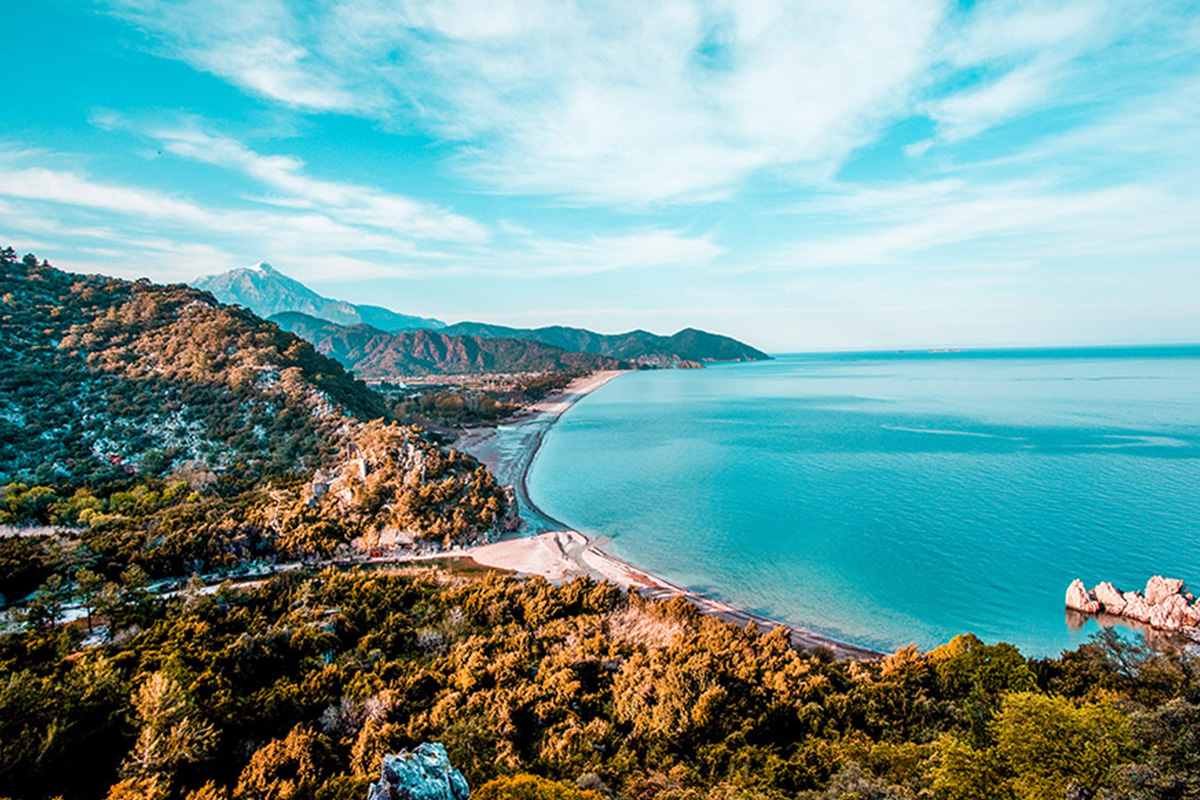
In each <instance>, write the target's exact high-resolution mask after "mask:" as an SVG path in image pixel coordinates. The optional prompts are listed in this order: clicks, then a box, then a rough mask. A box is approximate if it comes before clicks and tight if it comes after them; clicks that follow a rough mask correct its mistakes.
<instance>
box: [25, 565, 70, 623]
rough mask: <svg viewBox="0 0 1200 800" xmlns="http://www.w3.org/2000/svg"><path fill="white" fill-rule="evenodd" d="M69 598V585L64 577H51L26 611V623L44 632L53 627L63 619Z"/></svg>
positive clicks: (30, 602) (36, 593)
mask: <svg viewBox="0 0 1200 800" xmlns="http://www.w3.org/2000/svg"><path fill="white" fill-rule="evenodd" d="M68 596H69V592H68V590H67V585H66V582H65V581H64V580H63V579H62V576H61V575H51V576H50V577H49V578H47V579H46V581H45V583H43V584H42V585H41V586H40V587H39V588H38V590H37V591H36V592H34V593H33V598H32V599H31V600H30V601H29V607H28V608H27V609H26V611H25V619H26V621H27V622H28V623H29V625H30V626H31V627H34V628H38V629H42V630H44V629H46V628H49V627H51V626H53V625H54V624H55V623H57V622H58V620H59V618H60V617H62V611H63V605H64V604H65V603H66V599H67V597H68Z"/></svg>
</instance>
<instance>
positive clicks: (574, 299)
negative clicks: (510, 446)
mask: <svg viewBox="0 0 1200 800" xmlns="http://www.w3.org/2000/svg"><path fill="white" fill-rule="evenodd" d="M0 17H2V18H3V19H4V21H5V25H4V27H5V30H6V33H7V35H6V37H5V43H4V65H3V69H0V97H2V98H3V104H4V110H3V112H2V113H0V243H3V242H7V243H11V244H12V246H14V247H15V248H16V249H17V250H18V251H19V252H21V253H24V252H34V253H36V254H37V255H39V256H41V257H45V258H48V259H49V260H50V261H51V262H52V263H54V264H55V265H57V266H61V267H63V268H67V269H71V270H74V271H79V272H102V273H106V274H112V275H119V276H122V277H130V278H136V277H141V276H146V277H149V278H151V279H153V280H158V281H190V280H193V279H194V278H196V277H199V276H201V275H205V274H211V273H216V272H222V271H225V270H227V269H231V268H233V267H237V266H248V265H250V264H254V263H256V262H259V261H267V262H269V263H271V264H272V265H273V266H275V267H276V268H277V269H279V270H280V271H282V272H284V273H285V274H288V275H291V276H292V277H295V278H297V279H299V280H301V281H303V282H304V283H306V284H308V285H309V286H311V287H312V288H314V289H316V290H317V291H319V292H321V293H322V294H325V295H327V296H332V297H337V298H339V299H347V300H351V301H354V302H366V303H374V304H378V305H385V306H388V307H391V308H394V309H395V310H397V311H401V312H404V313H410V314H420V315H423V316H435V317H438V318H440V319H444V320H447V321H450V322H453V321H459V320H464V319H472V320H486V321H490V322H498V323H504V324H509V325H518V326H536V325H544V324H570V325H578V326H583V327H589V328H592V329H596V330H601V331H605V332H616V331H622V330H628V329H632V328H644V329H647V330H652V331H655V332H658V333H671V332H674V331H675V330H678V329H679V328H682V327H685V326H694V327H700V328H704V329H706V330H712V331H717V332H721V333H726V334H729V335H733V336H737V337H738V338H741V339H744V340H746V341H749V342H751V343H752V344H755V345H757V346H759V347H762V348H763V349H766V350H768V351H770V352H777V353H778V352H793V351H811V350H853V349H881V348H882V349H886V348H907V347H969V346H1021V345H1071V344H1106V343H1111V344H1122V343H1126V344H1138V343H1179V342H1200V190H1197V186H1200V3H1197V2H1195V0H1192V2H1173V1H1172V0H1159V1H1157V2H1153V3H1147V2H1145V0H1024V1H1020V2H1017V1H1010V0H993V1H992V2H986V1H985V0H978V1H977V2H959V3H950V2H937V1H936V0H821V1H809V0H788V1H781V2H773V1H772V0H741V1H740V2H720V1H717V0H697V1H696V2H684V1H681V0H662V2H654V3H646V2H644V0H632V1H630V2H626V0H604V2H546V1H544V0H479V1H478V2H476V1H474V0H423V1H422V2H405V1H404V0H321V1H320V2H283V0H173V1H172V2H160V1H159V0H110V1H102V2H90V1H89V0H37V2H29V1H28V0H0Z"/></svg>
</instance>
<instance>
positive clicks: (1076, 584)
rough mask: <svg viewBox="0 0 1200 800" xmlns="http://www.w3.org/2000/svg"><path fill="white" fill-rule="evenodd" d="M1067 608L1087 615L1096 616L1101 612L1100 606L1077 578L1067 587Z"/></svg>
mask: <svg viewBox="0 0 1200 800" xmlns="http://www.w3.org/2000/svg"><path fill="white" fill-rule="evenodd" d="M1067 608H1072V609H1075V610H1076V611H1082V612H1084V613H1085V614H1095V613H1096V612H1097V611H1099V610H1100V604H1099V603H1098V602H1096V598H1094V597H1092V594H1091V592H1089V591H1088V590H1087V587H1086V586H1084V585H1083V581H1081V580H1079V579H1078V578H1076V579H1075V580H1073V581H1071V585H1070V586H1068V587H1067Z"/></svg>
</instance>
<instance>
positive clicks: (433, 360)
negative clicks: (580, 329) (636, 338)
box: [271, 312, 631, 380]
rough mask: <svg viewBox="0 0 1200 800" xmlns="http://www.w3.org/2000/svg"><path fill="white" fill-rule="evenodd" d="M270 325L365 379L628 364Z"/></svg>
mask: <svg viewBox="0 0 1200 800" xmlns="http://www.w3.org/2000/svg"><path fill="white" fill-rule="evenodd" d="M271 321H272V322H274V323H276V324H278V325H279V326H280V327H281V328H283V329H284V330H288V331H291V332H292V333H294V334H296V335H297V336H301V337H303V338H304V339H306V340H308V341H310V342H312V343H313V345H314V346H315V347H316V348H317V350H319V351H320V352H322V353H324V354H325V355H327V356H329V357H330V358H334V359H337V361H338V362H339V363H341V364H343V365H345V366H346V368H347V369H352V370H354V372H355V373H356V374H358V375H361V376H362V377H363V378H365V379H367V380H394V379H398V378H404V377H406V376H412V375H464V374H485V373H497V372H501V373H507V372H553V371H574V370H589V371H590V370H597V369H628V368H629V367H630V366H631V365H630V363H629V362H625V361H620V360H618V359H615V358H609V357H607V356H600V355H595V354H592V353H579V352H572V351H570V350H565V349H563V348H560V347H555V346H552V345H549V344H545V343H543V342H539V341H534V340H532V339H516V338H486V337H481V336H469V335H461V336H459V335H455V336H451V335H449V334H446V333H444V332H442V331H440V330H437V331H430V330H418V331H399V332H397V333H385V332H384V331H381V330H379V329H378V328H373V327H371V326H370V325H339V324H337V323H335V322H329V321H327V320H324V319H319V318H317V317H313V316H309V315H307V314H300V313H296V312H286V313H282V314H275V315H274V316H272V317H271Z"/></svg>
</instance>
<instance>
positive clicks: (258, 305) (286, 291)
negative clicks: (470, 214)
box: [192, 262, 445, 333]
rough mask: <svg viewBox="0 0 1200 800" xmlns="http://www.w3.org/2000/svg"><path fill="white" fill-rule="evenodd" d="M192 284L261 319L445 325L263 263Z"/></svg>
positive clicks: (393, 326)
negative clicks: (313, 284)
mask: <svg viewBox="0 0 1200 800" xmlns="http://www.w3.org/2000/svg"><path fill="white" fill-rule="evenodd" d="M192 285H193V286H194V287H196V288H197V289H203V290H204V291H206V292H211V293H212V295H213V297H216V298H217V299H218V300H220V301H221V302H222V303H228V304H237V305H240V306H245V307H246V308H248V309H250V310H251V311H253V312H254V313H256V314H258V315H259V316H260V317H264V318H265V317H269V316H271V315H272V314H279V313H281V312H284V311H299V312H300V313H302V314H309V315H311V316H314V317H320V318H321V319H327V320H329V321H330V322H336V323H338V324H340V325H357V324H359V323H364V324H367V325H371V326H372V327H375V328H379V329H380V330H382V331H386V332H388V333H394V332H395V331H402V330H415V329H428V330H436V329H439V328H444V327H445V323H444V322H442V321H441V320H436V319H431V318H429V317H414V316H410V315H408V314H398V313H396V312H395V311H391V310H389V309H386V308H383V307H381V306H371V305H355V304H354V303H348V302H346V301H345V300H331V299H329V298H328V297H322V296H321V295H319V294H317V293H316V292H314V291H313V290H312V289H309V288H308V287H307V286H305V285H304V284H303V283H300V281H298V280H295V279H294V278H289V277H288V276H287V275H284V274H283V273H282V272H280V271H279V270H277V269H275V268H274V267H272V266H271V265H270V264H267V263H266V262H262V263H259V264H255V265H254V266H253V267H242V268H239V269H231V270H229V271H228V272H222V273H220V274H219V275H208V276H206V277H203V278H199V279H198V280H195V281H193V282H192Z"/></svg>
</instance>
